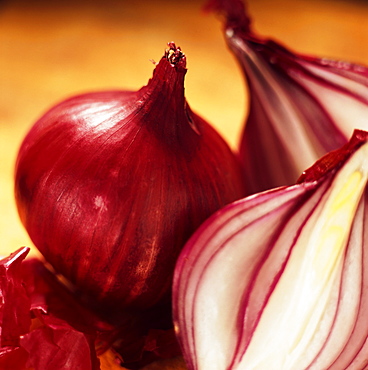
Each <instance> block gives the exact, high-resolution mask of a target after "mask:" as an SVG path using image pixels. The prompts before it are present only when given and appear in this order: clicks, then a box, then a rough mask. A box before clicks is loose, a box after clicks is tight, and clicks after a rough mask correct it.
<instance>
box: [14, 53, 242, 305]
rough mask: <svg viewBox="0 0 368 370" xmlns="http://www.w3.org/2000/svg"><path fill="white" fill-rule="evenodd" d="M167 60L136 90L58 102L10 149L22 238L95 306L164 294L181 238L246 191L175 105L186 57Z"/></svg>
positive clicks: (203, 126) (221, 144)
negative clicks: (14, 155)
mask: <svg viewBox="0 0 368 370" xmlns="http://www.w3.org/2000/svg"><path fill="white" fill-rule="evenodd" d="M179 50H180V49H179ZM171 62H172V60H170V59H169V58H167V56H165V57H163V58H162V59H161V61H160V62H159V63H158V64H157V66H156V68H155V71H154V74H153V77H152V79H151V80H150V81H149V83H148V85H147V86H145V87H143V88H141V89H140V90H139V91H136V92H133V91H106V92H95V93H89V94H83V95H79V96H76V97H73V98H70V99H68V100H65V101H63V102H61V103H60V104H58V105H56V106H55V107H53V108H51V109H50V110H49V111H48V112H47V113H46V114H45V115H44V116H43V117H41V118H40V119H39V120H38V121H37V122H36V123H35V125H34V126H33V127H32V129H31V130H30V132H29V133H28V135H27V136H26V138H25V140H24V142H23V144H22V146H21V148H20V151H19V155H18V159H17V164H16V177H15V196H16V202H17V206H18V210H19V214H20V218H21V220H22V222H23V224H24V226H25V228H26V229H27V231H28V233H29V235H30V237H31V239H32V241H33V242H34V244H35V246H36V247H37V248H38V249H39V251H40V252H41V253H42V254H43V256H44V257H45V259H46V261H48V262H49V263H50V264H51V265H52V266H53V267H54V268H55V270H56V271H57V272H59V273H61V274H62V275H64V276H65V277H66V278H67V279H68V280H69V281H70V282H71V283H72V284H74V285H75V287H76V288H77V289H79V290H80V291H82V292H83V293H86V294H87V295H88V296H90V297H92V298H93V299H94V300H96V301H97V302H98V303H99V304H103V305H105V306H114V307H116V308H117V307H119V309H120V308H140V309H145V308H148V307H150V306H153V305H155V304H157V303H158V302H159V301H161V300H163V299H165V297H168V296H169V292H170V287H171V281H172V274H173V268H174V264H175V261H176V258H177V256H178V254H179V252H180V250H181V248H182V246H183V245H184V243H185V242H186V240H187V239H188V238H189V237H190V235H191V234H192V233H193V232H194V231H195V229H196V228H197V227H198V226H199V225H200V224H201V223H202V222H203V221H204V220H205V219H206V218H207V217H208V216H210V215H211V214H212V213H213V212H214V211H216V210H217V209H219V208H221V207H222V206H224V205H225V204H227V203H230V202H232V201H233V200H236V199H239V198H241V197H242V196H243V194H244V190H243V189H244V186H243V182H242V180H241V175H240V171H239V166H238V162H237V160H236V159H235V156H234V155H233V153H232V152H231V150H230V148H229V147H228V145H227V144H226V143H225V141H224V140H223V139H222V138H221V137H220V136H219V135H218V134H217V133H216V132H215V130H214V129H213V128H212V127H211V126H210V125H209V124H208V123H207V122H206V121H205V120H203V119H202V118H200V117H199V116H198V115H197V114H195V113H194V112H192V111H191V109H190V107H189V105H188V104H187V102H186V100H185V97H184V77H185V74H186V71H187V70H186V67H185V56H184V55H181V57H180V58H178V60H176V61H175V62H174V63H171Z"/></svg>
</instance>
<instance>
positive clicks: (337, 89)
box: [208, 0, 368, 194]
mask: <svg viewBox="0 0 368 370" xmlns="http://www.w3.org/2000/svg"><path fill="white" fill-rule="evenodd" d="M208 8H212V9H215V10H216V11H218V12H220V13H223V14H224V15H225V22H224V23H225V38H226V42H227V44H228V46H229V48H230V50H231V51H232V52H233V54H234V55H235V57H236V59H237V61H238V62H239V64H240V66H241V68H242V70H243V72H244V75H245V77H246V79H247V86H248V88H249V97H250V107H249V115H248V118H247V120H246V123H245V126H244V131H243V136H242V138H241V143H240V156H241V160H242V163H243V168H244V175H245V178H246V179H247V189H248V193H249V194H252V193H256V192H259V191H263V190H267V189H271V188H273V187H276V186H282V185H291V184H293V183H295V181H296V180H297V178H298V177H299V175H300V174H301V172H302V171H303V170H304V169H305V168H307V167H309V166H311V165H312V164H313V163H314V162H315V161H316V160H317V159H318V158H319V157H321V156H322V155H324V154H326V153H327V152H330V151H331V150H334V149H337V148H339V147H341V146H342V145H343V144H345V143H346V142H347V141H348V139H349V138H350V136H351V135H352V133H353V130H354V129H356V128H357V129H363V130H368V68H367V67H364V66H361V65H357V64H352V63H348V62H343V61H338V60H330V59H326V58H317V57H313V56H309V55H302V54H299V53H295V52H293V51H290V50H288V49H287V48H285V47H284V46H282V45H281V44H279V43H278V42H275V41H274V40H269V39H265V38H262V37H259V36H258V35H257V34H256V33H255V32H253V31H252V29H251V22H250V19H249V17H248V14H247V13H246V12H245V10H244V4H243V2H242V1H241V0H210V1H209V2H208Z"/></svg>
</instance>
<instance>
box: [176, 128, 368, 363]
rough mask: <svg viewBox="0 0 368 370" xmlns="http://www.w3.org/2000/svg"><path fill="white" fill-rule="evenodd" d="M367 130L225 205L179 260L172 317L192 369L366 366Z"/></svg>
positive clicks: (199, 231)
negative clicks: (294, 176)
mask: <svg viewBox="0 0 368 370" xmlns="http://www.w3.org/2000/svg"><path fill="white" fill-rule="evenodd" d="M367 181H368V132H365V131H360V130H356V131H354V135H353V137H352V138H351V140H350V141H349V142H348V143H347V144H346V145H345V146H343V147H342V148H341V149H339V150H336V151H334V152H331V153H329V154H327V155H326V156H324V157H323V158H322V159H320V160H319V161H318V162H316V164H315V165H313V166H312V167H311V168H309V169H308V170H307V171H305V172H304V173H303V175H302V176H301V178H300V180H299V182H298V183H297V184H296V185H293V186H289V187H281V188H276V189H273V190H269V191H265V192H263V193H259V194H256V195H253V196H250V197H247V198H245V199H243V200H240V201H237V202H235V203H233V204H231V205H228V206H226V207H225V208H224V209H222V210H220V211H218V212H217V213H216V214H215V215H213V216H212V217H211V218H210V219H209V220H207V221H206V222H205V223H204V224H203V225H202V226H201V227H200V229H199V230H198V231H197V232H196V233H195V234H194V235H193V237H192V238H191V239H190V240H189V242H188V243H187V245H186V246H185V248H184V249H183V251H182V253H181V255H180V257H179V260H178V262H177V266H176V271H175V276H174V286H173V302H174V321H175V327H176V332H177V335H178V338H179V341H180V344H181V346H182V349H183V352H184V357H185V359H186V362H187V365H188V368H189V369H190V370H193V369H196V370H207V369H213V370H224V369H227V370H230V369H231V370H235V369H237V370H242V369H260V370H264V369H278V370H289V369H290V370H291V369H298V370H300V369H314V370H326V369H333V370H342V369H351V370H357V369H364V368H365V367H366V366H367V365H368V342H367V337H368V316H367V312H368V289H367V288H368V234H367V230H368V221H367V220H368V218H367V216H368V187H367Z"/></svg>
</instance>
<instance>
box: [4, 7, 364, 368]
mask: <svg viewBox="0 0 368 370" xmlns="http://www.w3.org/2000/svg"><path fill="white" fill-rule="evenodd" d="M202 5H203V2H202V1H195V0H182V1H178V0H177V1H174V0H156V1H152V0H126V1H123V0H120V1H119V0H101V1H97V0H86V1H83V0H64V1H61V0H60V1H56V0H47V1H41V0H32V1H31V0H24V1H20V0H19V1H17V0H14V1H11V0H9V1H4V0H3V1H1V0H0V255H7V254H8V253H10V252H12V251H14V250H16V249H17V248H19V247H20V246H24V245H27V246H30V247H32V243H31V241H30V240H29V238H28V236H27V233H26V232H25V230H24V229H23V227H22V225H21V224H20V222H19V219H18V215H17V210H16V207H15V203H14V197H13V168H14V163H15V159H16V155H17V151H18V148H19V145H20V143H21V141H22V140H23V137H24V135H25V134H26V132H27V131H28V130H29V128H30V127H31V125H32V123H33V122H34V121H35V120H36V119H37V118H38V117H39V116H40V115H41V114H42V113H43V112H44V111H45V110H46V109H48V108H49V107H51V106H52V105H53V104H55V103H56V102H58V101H60V100H62V99H64V98H66V97H69V96H71V95H74V94H77V93H80V92H85V91H92V90H105V89H110V88H121V89H134V90H136V89H138V88H140V87H141V86H143V85H145V84H146V83H147V81H148V79H149V78H150V77H151V75H152V70H153V64H152V63H151V62H150V60H151V59H153V60H156V61H158V60H159V59H160V57H161V55H162V53H163V51H164V49H165V48H166V43H167V42H169V41H175V42H176V43H177V45H179V46H181V48H182V50H183V51H184V52H185V54H186V55H187V66H188V73H187V77H186V96H187V100H188V102H189V104H190V105H191V107H192V108H193V109H194V110H195V111H196V112H197V113H199V114H200V115H202V116H203V117H205V118H206V119H207V120H208V121H209V122H211V123H212V124H213V125H214V126H215V127H216V128H217V129H218V131H219V132H220V133H221V134H222V135H223V136H224V137H225V139H226V140H227V141H228V142H229V144H230V145H231V146H232V147H233V148H236V145H237V142H238V140H239V134H240V132H241V130H242V125H243V121H244V117H245V115H246V112H247V108H246V102H247V93H246V89H245V85H244V81H243V77H242V74H241V72H240V70H239V68H238V65H237V64H236V62H235V60H234V58H233V57H232V55H231V54H230V53H229V51H228V50H227V48H226V46H225V42H224V39H223V36H222V33H221V24H220V22H219V20H218V19H217V18H216V17H215V16H213V15H206V14H204V13H203V12H202V11H201V6H202ZM248 9H249V12H250V14H251V16H252V18H253V23H254V29H255V30H256V31H257V32H258V33H260V34H262V35H264V36H271V37H272V38H274V39H277V40H279V41H282V42H283V43H284V44H285V45H287V46H289V47H290V48H292V49H294V50H297V51H299V52H303V53H309V54H314V55H319V56H325V57H330V58H337V59H343V60H347V61H352V62H356V63H361V64H366V65H368V2H366V1H362V0H361V1H353V0H350V1H348V0H346V1H342V0H340V1H338V0H335V1H333V0H330V1H328V0H323V1H322V0H321V1H317V0H249V1H248ZM31 253H32V254H34V255H35V254H37V252H36V250H35V249H34V248H33V247H32V252H31ZM156 368H157V369H158V368H160V369H163V368H165V367H164V366H163V365H160V366H158V367H156ZM166 368H174V366H173V365H172V364H170V365H168V367H166Z"/></svg>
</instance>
